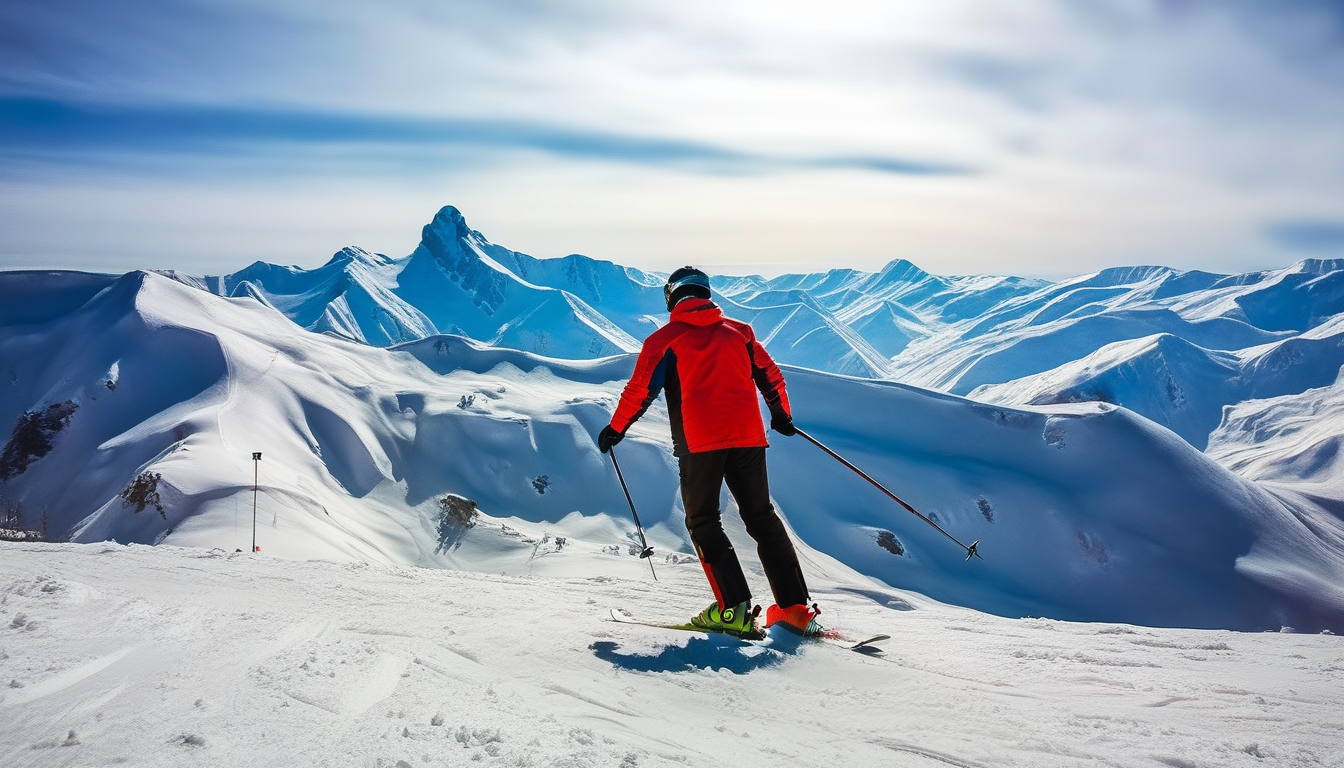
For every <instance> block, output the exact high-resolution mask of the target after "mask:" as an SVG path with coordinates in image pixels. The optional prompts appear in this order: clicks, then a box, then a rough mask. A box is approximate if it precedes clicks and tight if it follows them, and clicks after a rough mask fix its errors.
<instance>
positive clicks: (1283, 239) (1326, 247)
mask: <svg viewBox="0 0 1344 768" xmlns="http://www.w3.org/2000/svg"><path fill="white" fill-rule="evenodd" d="M1268 234H1269V237H1270V238H1271V239H1272V240H1274V241H1275V242H1277V243H1279V244H1281V245H1283V246H1285V247H1287V248H1290V249H1292V250H1294V251H1300V252H1302V253H1312V254H1336V255H1341V256H1344V220H1334V221H1281V222H1278V223H1276V224H1271V225H1270V226H1269V227H1268Z"/></svg>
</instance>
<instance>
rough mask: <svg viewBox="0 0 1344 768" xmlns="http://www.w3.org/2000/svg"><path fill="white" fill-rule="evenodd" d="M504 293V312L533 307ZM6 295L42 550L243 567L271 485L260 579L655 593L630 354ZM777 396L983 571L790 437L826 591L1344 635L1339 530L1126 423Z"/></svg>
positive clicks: (139, 279) (219, 308)
mask: <svg viewBox="0 0 1344 768" xmlns="http://www.w3.org/2000/svg"><path fill="white" fill-rule="evenodd" d="M426 253H427V251H426ZM422 255H423V254H422V252H421V251H417V252H416V254H415V256H413V257H412V259H415V258H419V257H420V256H422ZM422 263H426V262H422ZM435 263H436V264H437V263H438V262H437V261H436V262H435ZM347 267H348V265H347ZM336 271H337V270H333V272H336ZM340 271H341V272H347V271H348V270H347V268H346V267H343V268H342V270H340ZM261 272H262V271H261V270H258V273H257V276H258V277H259V278H261V279H271V280H272V282H275V280H276V278H268V277H267V275H265V274H261ZM490 279H492V280H493V279H494V278H490ZM445 280H446V278H445ZM462 280H463V281H464V282H471V280H469V279H468V278H466V277H463V278H462ZM472 280H474V278H473V279H472ZM447 282H451V281H447ZM248 283H249V284H251V285H254V286H255V285H257V284H259V283H253V282H250V281H248ZM334 283H339V281H334ZM242 284H243V281H240V282H238V283H235V284H234V285H235V287H236V286H237V285H242ZM472 284H478V282H477V283H472ZM400 285H401V284H400V283H399V284H398V285H397V286H396V287H391V286H390V284H385V285H384V287H385V288H388V290H390V291H393V292H394V293H395V291H396V290H400V289H401V287H400ZM454 285H456V283H454ZM501 285H504V286H506V287H507V290H505V289H501V293H500V295H501V296H502V297H503V298H501V299H500V301H499V303H498V304H492V305H490V306H492V307H504V306H507V305H508V302H510V301H512V299H511V298H509V295H508V294H509V292H510V291H514V290H517V291H518V292H519V295H540V293H538V292H541V291H542V289H540V288H536V287H529V286H530V284H524V283H521V282H506V283H501ZM516 286H523V287H522V288H516ZM547 290H549V291H550V292H551V293H552V294H559V293H560V291H559V290H557V289H547ZM529 292H530V293H529ZM273 295H274V294H272V296H273ZM366 295H372V294H371V293H366ZM464 295H465V294H464ZM0 297H3V298H4V299H5V301H4V302H3V305H4V306H5V307H6V310H5V314H4V315H3V320H4V325H3V326H0V386H4V388H5V389H4V393H5V394H4V397H3V399H0V424H12V425H15V426H14V428H13V431H12V432H11V434H10V438H9V441H8V442H7V443H6V445H5V448H4V454H3V457H2V458H0V474H2V475H3V477H0V479H3V480H4V481H5V484H4V485H3V486H0V493H2V494H3V495H4V498H5V501H6V503H8V504H11V505H13V504H22V507H23V510H25V512H26V514H27V516H28V521H29V526H30V527H32V525H33V523H34V519H35V518H36V517H37V516H38V514H39V513H42V512H45V519H46V521H47V522H46V527H47V528H48V530H49V532H50V537H51V538H57V539H62V540H67V539H68V540H71V541H76V542H93V541H102V540H106V539H115V540H116V541H120V542H123V543H128V542H134V543H147V544H148V543H163V544H176V545H181V546H193V547H203V548H207V549H209V548H222V549H225V550H229V551H232V550H234V549H240V548H247V547H250V534H251V516H250V512H251V502H252V497H253V493H252V480H253V472H254V470H256V471H258V472H259V475H260V480H261V483H260V490H259V493H258V497H257V499H258V504H257V506H258V519H259V521H260V522H261V525H262V528H261V533H260V537H261V538H260V541H259V543H260V544H261V546H262V549H263V552H265V553H267V554H271V555H277V556H280V557H285V558H322V559H332V560H353V561H366V562H379V563H388V564H406V565H428V566H448V567H455V568H464V569H469V570H478V571H482V572H489V573H499V572H501V571H502V572H507V573H514V574H526V573H529V572H532V571H533V569H537V568H544V566H543V563H542V561H543V559H545V560H546V562H550V563H555V562H560V561H563V560H564V559H565V558H567V557H569V556H570V555H571V554H573V555H574V556H575V557H582V558H585V559H586V560H587V561H589V562H595V563H600V564H601V565H600V568H599V570H603V571H605V570H608V569H610V570H611V571H612V572H613V573H619V574H624V575H625V576H627V577H630V578H637V577H638V574H639V573H640V572H641V569H645V568H646V564H645V563H643V562H641V561H640V560H639V559H638V558H637V557H633V556H632V555H631V554H630V544H631V539H630V537H631V536H632V535H633V532H632V530H631V525H630V523H629V522H628V520H629V517H628V516H629V510H628V508H627V507H626V505H625V499H624V497H623V496H622V495H621V491H620V487H619V485H617V484H616V482H615V477H614V475H613V474H612V471H611V468H610V465H609V462H608V461H607V460H606V459H605V457H603V456H601V455H600V454H599V453H598V452H597V450H596V447H595V446H594V444H593V435H594V434H595V433H596V432H597V430H598V429H599V428H600V427H601V425H602V424H604V423H605V422H606V420H607V419H608V417H609V415H610V413H611V410H612V408H613V407H614V404H615V401H616V397H617V394H618V393H619V391H620V387H621V386H622V384H623V383H624V380H625V379H626V378H627V377H628V375H629V372H630V370H631V368H632V366H633V355H629V354H626V355H619V356H613V357H606V358H601V359H596V360H586V361H585V360H570V361H565V360H558V359H554V358H545V357H540V356H537V355H534V354H531V353H527V352H521V351H516V350H510V349H504V348H498V347H492V346H489V345H483V344H481V343H479V342H476V341H472V340H470V339H467V338H464V337H461V336H433V337H428V338H425V339H422V340H418V341H413V342H410V343H408V344H402V345H397V346H393V347H390V348H379V347H375V346H370V345H368V344H363V343H359V342H356V341H352V340H349V339H345V338H342V337H340V336H338V335H334V334H329V333H324V334H318V333H310V332H307V331H305V330H303V329H302V328H300V327H299V326H298V325H296V324H295V323H294V322H292V321H291V319H290V316H289V315H288V314H287V313H285V312H284V311H282V310H281V308H280V306H279V303H278V302H277V301H276V300H275V299H274V298H271V297H268V296H267V294H266V293H263V292H261V291H260V290H258V291H256V292H248V293H240V294H239V295H237V296H233V297H221V296H219V295H216V294H215V293H212V292H208V291H202V290H198V289H196V288H193V287H191V286H190V285H187V284H184V282H183V281H181V280H173V279H169V278H167V277H164V276H161V275H157V274H153V273H142V272H137V273H131V274H128V275H125V276H122V277H119V278H104V277H97V276H88V275H77V274H69V273H0ZM566 301H568V300H566ZM328 306H330V305H328ZM473 306H474V305H473ZM569 306H571V307H572V306H574V305H572V304H570V305H569ZM576 316H577V315H576ZM434 322H436V323H437V321H434ZM380 327H386V326H380ZM574 327H577V326H574ZM587 327H589V328H592V327H593V326H587ZM786 376H787V377H788V380H789V385H790V393H791V399H792V401H793V403H794V410H795V415H796V417H797V419H798V422H799V424H800V425H803V426H804V427H805V428H807V429H809V431H811V432H812V433H813V434H814V435H816V436H817V437H818V438H819V439H821V440H822V441H824V442H826V443H828V444H830V445H831V446H832V447H834V448H835V449H836V450H839V451H840V452H842V453H844V454H845V455H847V456H849V457H850V458H852V459H853V460H854V461H855V462H856V463H858V464H860V465H861V466H863V467H865V468H866V469H868V471H869V472H871V473H873V474H874V475H876V476H878V477H880V478H882V479H883V480H884V481H885V482H887V483H889V484H890V486H891V487H893V489H895V490H897V492H898V493H901V494H902V495H903V496H904V497H906V498H907V500H909V501H910V502H911V503H913V504H914V505H915V506H916V507H918V508H920V509H922V510H923V511H925V512H926V513H927V514H930V516H933V517H936V518H937V520H938V521H939V522H940V523H942V524H943V525H944V526H946V527H947V528H948V529H949V530H951V531H952V532H953V533H954V534H955V535H957V536H959V537H960V538H962V539H963V540H966V541H969V540H972V539H980V540H981V541H982V550H983V552H984V554H985V557H986V560H985V562H983V563H981V562H978V561H977V562H974V563H969V564H968V563H964V562H962V561H961V558H960V556H959V555H958V553H957V551H956V549H955V547H952V546H951V545H950V544H949V543H948V542H947V541H946V540H945V539H943V538H942V537H941V536H940V535H939V534H938V533H937V532H936V531H934V530H933V529H931V528H928V527H926V526H924V525H923V524H922V523H920V522H919V521H918V520H916V519H915V518H914V517H912V516H909V515H908V514H906V513H904V512H903V511H901V510H899V509H898V508H895V507H893V505H891V504H890V502H889V501H888V500H886V499H885V498H883V497H881V496H880V495H879V494H878V493H877V492H876V491H875V490H873V489H871V488H869V487H868V486H865V485H863V484H862V483H861V482H860V481H859V480H858V479H857V478H855V477H854V476H853V475H851V474H849V473H848V472H847V471H846V470H844V469H843V468H842V467H840V466H839V465H838V464H835V463H834V462H831V461H830V460H829V459H827V458H826V457H825V456H824V455H822V454H821V453H820V452H818V451H817V450H816V449H815V448H813V447H811V446H810V445H808V444H807V443H805V442H802V441H801V440H800V439H792V440H790V439H784V438H779V437H776V438H775V440H774V443H775V447H774V449H773V450H772V451H771V458H770V461H771V471H772V475H773V478H774V481H773V483H772V486H773V490H774V492H775V500H776V502H777V505H778V507H779V509H780V510H781V512H782V513H783V514H784V516H785V517H786V518H787V520H788V522H789V523H790V525H791V526H792V528H793V530H794V532H795V533H796V535H797V536H798V538H799V539H800V541H801V542H802V546H801V549H802V551H803V556H804V560H805V568H807V569H808V572H809V574H811V575H813V576H815V577H816V579H817V581H818V583H819V584H828V583H829V584H847V585H850V588H853V589H867V587H865V586H862V585H863V584H865V583H868V584H871V583H872V582H870V581H868V578H876V579H880V580H881V581H882V582H885V583H886V584H890V585H894V586H898V587H901V588H905V589H913V590H916V591H918V592H921V593H923V594H926V595H928V596H930V597H932V598H935V599H937V600H942V601H946V602H951V603H955V604H959V605H965V606H970V607H974V608H976V609H978V610H983V611H988V612H992V613H998V614H1002V615H1007V616H1022V615H1039V616H1051V617H1055V618H1064V619H1075V620H1086V621H1123V622H1129V623H1139V624H1148V625H1165V626H1187V627H1192V626H1193V627H1224V628H1236V629H1267V628H1272V629H1277V628H1279V627H1280V626H1283V625H1291V626H1294V627H1297V628H1298V629H1301V630H1305V631H1319V630H1321V629H1332V630H1334V631H1337V632H1344V588H1342V587H1341V586H1340V585H1341V584H1344V519H1341V517H1340V516H1338V514H1337V512H1333V511H1332V509H1335V508H1331V507H1329V506H1328V505H1324V506H1323V505H1322V504H1321V503H1318V502H1317V501H1315V500H1313V499H1311V498H1307V497H1306V496H1304V495H1302V494H1301V493H1298V492H1288V491H1282V490H1281V489H1279V488H1277V487H1275V486H1273V485H1270V484H1259V483H1256V482H1254V481H1253V480H1251V479H1247V478H1246V477H1243V476H1240V475H1238V474H1234V473H1233V472H1231V471H1229V470H1227V469H1225V468H1224V467H1223V466H1220V465H1219V464H1218V463H1216V462H1215V461H1213V460H1212V459H1211V458H1209V456H1207V455H1205V454H1203V453H1201V452H1199V451H1197V450H1195V449H1194V448H1192V447H1191V446H1190V445H1189V444H1188V443H1186V442H1185V441H1183V440H1181V439H1179V438H1178V437H1176V436H1175V435H1173V434H1172V433H1171V432H1169V431H1167V430H1166V429H1163V428H1161V427H1159V426H1157V425H1155V424H1153V423H1152V422H1150V421H1148V420H1146V419H1144V418H1141V417H1139V416H1137V415H1135V414H1134V413H1132V412H1130V411H1128V410H1126V409H1123V408H1116V407H1113V406H1111V405H1108V404H1104V403H1080V404H1061V405H1049V406H1031V407H1021V408H1013V407H1006V406H998V405H986V404H981V403H977V402H974V401H972V400H967V399H963V398H961V397H957V396H954V395H948V394H941V393H937V392H932V391H928V390H923V389H918V388H914V387H910V386H906V385H902V384H897V383H894V382H889V381H880V380H874V379H860V378H851V377H845V376H840V375H836V374H831V373H822V372H818V371H811V370H805V369H800V368H789V369H787V370H786ZM666 418H667V417H666V412H665V410H663V409H662V407H661V405H659V406H655V408H653V409H651V410H650V412H649V413H648V414H647V415H646V416H645V418H644V419H643V420H642V421H641V422H640V423H639V424H638V426H637V427H636V428H635V429H634V430H633V431H632V435H631V439H629V440H627V441H625V442H624V443H622V444H621V446H620V448H619V453H620V457H621V461H622V464H623V468H624V469H625V471H626V473H627V476H628V477H629V478H630V479H631V484H632V489H631V490H632V493H633V494H634V500H635V502H636V504H637V505H638V509H639V511H640V516H641V518H642V520H643V521H644V523H645V525H646V527H648V528H649V534H650V538H651V541H652V543H653V544H654V546H655V547H656V549H657V551H658V552H659V553H660V555H661V558H660V559H659V560H658V561H657V563H656V564H655V565H656V566H657V567H659V568H662V569H672V570H681V569H685V570H689V571H690V572H692V573H694V572H695V570H696V569H697V568H698V565H697V564H696V563H695V561H694V558H693V557H692V556H691V555H690V548H689V545H688V542H687V539H686V534H685V528H684V523H683V520H682V512H681V510H680V507H679V501H678V497H677V493H676V486H677V481H676V473H675V467H674V463H673V459H672V457H671V455H670V448H669V437H668V430H667V425H666ZM254 451H260V452H261V453H262V459H261V462H260V463H259V464H257V465H255V466H254V465H253V462H252V461H251V455H252V452H254ZM467 500H469V501H467ZM728 518H729V519H734V516H732V515H729V516H728ZM738 535H739V536H740V535H741V532H740V531H739V532H738ZM543 556H545V557H544V558H543ZM593 558H596V559H595V560H594V559H593ZM595 575H596V574H595ZM758 583H759V579H758Z"/></svg>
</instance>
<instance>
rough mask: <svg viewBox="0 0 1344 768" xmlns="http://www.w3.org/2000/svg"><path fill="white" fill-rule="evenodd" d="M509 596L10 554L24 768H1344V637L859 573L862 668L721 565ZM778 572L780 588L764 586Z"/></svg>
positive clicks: (834, 592)
mask: <svg viewBox="0 0 1344 768" xmlns="http://www.w3.org/2000/svg"><path fill="white" fill-rule="evenodd" d="M641 567H642V564H640V563H639V562H638V561H637V560H636V559H633V558H631V559H629V560H626V561H622V560H613V559H611V558H609V557H608V556H606V555H603V554H602V553H601V552H600V551H598V550H594V549H592V548H587V547H583V546H576V547H574V548H569V547H566V548H564V549H562V550H560V551H558V552H554V553H551V554H548V555H546V556H545V557H538V558H536V559H535V561H534V562H533V563H532V571H531V573H529V572H528V571H527V570H526V569H522V568H519V567H517V566H514V567H507V568H503V569H502V570H505V571H506V573H504V574H500V573H498V572H495V573H469V572H461V571H452V570H440V569H424V568H413V567H404V566H388V565H369V564H363V563H332V562H317V561H311V562H303V561H292V560H278V559H272V558H270V557H268V556H264V555H252V556H249V555H247V554H241V553H240V554H231V553H226V552H223V551H221V550H199V549H181V548H176V547H152V548H151V547H145V546H137V545H131V546H122V545H116V544H83V545H81V544H61V545H49V544H4V543H0V723H3V725H0V764H3V765H5V766H12V767H13V768H27V767H28V766H33V767H37V766H43V767H45V766H59V765H71V766H75V765H81V766H82V765H135V766H181V765H193V766H221V768H252V767H253V766H351V765H361V766H376V767H378V768H400V767H403V766H479V765H484V766H493V765H499V766H594V767H595V768H603V767H610V768H657V767H658V766H706V767H708V766H721V765H725V764H733V765H739V764H740V765H773V766H910V767H911V768H917V767H920V768H922V767H923V766H947V765H951V766H960V767H962V768H980V767H982V766H983V767H984V768H990V767H991V766H992V767H994V768H1005V767H1012V766H1033V767H1036V766H1060V767H1061V768H1065V767H1068V768H1072V767H1073V766H1078V765H1109V766H1136V767H1139V766H1154V765H1157V766H1205V765H1208V766H1213V765H1216V766H1224V767H1227V768H1236V767H1237V766H1245V767H1246V768H1249V767H1250V766H1265V765H1275V766H1304V767H1305V766H1312V767H1317V766H1324V767H1327V768H1328V767H1330V766H1335V767H1337V766H1341V765H1344V726H1341V721H1340V717H1339V713H1340V711H1341V710H1344V641H1341V639H1340V638H1339V637H1332V636H1324V635H1302V634H1284V633H1278V632H1273V633H1237V632H1228V631H1221V630H1190V629H1151V628H1144V627H1134V626H1126V625H1122V624H1072V623H1066V622H1059V621H1050V620H1044V619H1018V620H1012V619H1004V618H998V617H994V616H989V615H986V614H983V613H977V612H975V611H970V610H966V609H961V608H953V607H949V606H946V605H942V604H938V603H935V602H933V601H930V600H927V599H925V598H922V597H920V596H918V595H915V594H911V593H907V592H901V591H898V590H894V589H889V588H884V587H880V586H876V585H873V584H871V583H870V584H867V585H866V586H865V585H862V582H861V581H855V580H854V579H853V578H852V577H851V578H848V579H839V580H835V579H825V580H821V581H820V582H819V583H818V584H817V585H816V587H815V589H816V591H817V593H818V597H819V598H820V599H821V601H822V602H823V603H824V605H825V606H826V608H825V613H824V614H823V615H824V616H825V617H826V618H827V619H829V623H830V624H831V625H832V626H835V627H839V628H842V629H844V630H846V631H848V632H851V633H854V634H856V635H863V634H866V633H872V632H879V631H880V632H884V633H888V634H890V635H891V636H892V640H891V641H890V642H889V643H887V644H886V645H885V649H886V650H885V653H881V654H873V655H863V654H859V653H854V652H850V651H847V650H844V649H841V648H837V647H833V646H828V645H822V644H818V643H800V642H799V641H797V640H792V639H791V638H790V636H788V635H779V636H772V637H771V639H770V640H769V641H767V642H765V643H762V644H758V645H744V644H742V643H741V642H739V641H736V640H733V639H730V638H724V637H709V636H702V635H696V634H690V633H679V632H671V631H665V630H658V629H650V628H646V627H641V626H632V625H626V624H617V623H613V622H611V621H609V620H607V619H606V616H607V614H608V610H609V608H611V607H613V606H623V607H625V608H626V609H628V610H630V611H631V612H633V613H635V614H637V615H643V616H648V617H655V618H657V617H662V618H669V617H670V618H676V619H680V618H683V617H684V616H685V614H686V613H687V612H688V611H690V610H692V609H694V608H695V607H697V606H698V604H699V603H701V602H703V601H704V592H705V590H704V587H703V584H702V580H703V577H702V576H701V575H700V573H699V566H698V565H697V564H695V563H690V562H688V563H683V564H680V565H668V564H663V565H662V566H661V567H660V568H659V574H658V575H659V581H658V582H653V581H652V579H651V577H650V576H649V574H648V571H647V569H644V570H643V571H641ZM757 578H759V576H758V575H757Z"/></svg>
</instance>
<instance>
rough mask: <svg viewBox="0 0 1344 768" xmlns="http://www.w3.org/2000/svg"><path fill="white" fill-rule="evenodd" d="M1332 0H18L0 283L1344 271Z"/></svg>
mask: <svg viewBox="0 0 1344 768" xmlns="http://www.w3.org/2000/svg"><path fill="white" fill-rule="evenodd" d="M1341 83H1344V2H1341V1H1340V0H1278V1H1275V0H1218V1H1214V0H1014V2H1011V3H1004V2H1002V1H1001V0H903V1H902V2H900V3H891V2H857V1H854V0H835V1H833V2H830V3H826V4H818V3H814V2H795V1H794V0H769V1H761V2H757V1H756V0H743V1H742V2H734V3H730V4H726V3H711V2H701V1H700V0H682V1H681V2H677V3H665V2H659V3H652V2H641V1H636V0H566V1H563V2H560V1H556V2H550V1H548V0H492V1H490V2H446V1H445V0H383V1H382V2H377V3H374V2H356V1H355V0H227V1H224V0H171V1H170V0H121V1H120V2H117V3H107V2H104V1H99V2H95V1H94V0H6V2H5V3H3V4H0V269H16V268H74V269H87V270H96V271H105V272H123V271H127V270H131V269H138V268H173V269H179V270H183V271H187V272H193V273H198V274H201V273H206V274H218V273H223V272H230V271H234V270H237V269H240V268H242V267H243V266H245V265H247V264H249V263H251V262H253V261H256V260H265V261H271V262H276V263H282V264H297V265H299V266H305V267H313V266H317V265H320V264H322V263H323V262H325V261H326V260H327V259H328V258H329V257H330V256H331V254H332V253H334V252H335V251H337V250H339V249H340V248H342V247H345V246H348V245H358V246H361V247H364V248H367V249H369V250H372V251H377V252H381V253H386V254H388V255H391V256H403V255H406V254H408V253H410V252H411V251H412V250H413V249H414V248H415V245H416V243H417V242H418V240H419V236H420V229H421V227H422V226H423V225H424V224H425V223H427V222H428V221H429V220H430V219H431V218H432V217H433V215H434V213H435V212H436V211H437V210H438V209H439V208H440V207H441V206H444V205H455V206H457V207H458V208H459V209H461V211H462V212H463V214H464V215H465V216H466V218H467V221H468V222H469V223H470V224H471V226H473V227H474V228H476V229H477V230H479V231H481V232H482V233H483V234H485V235H486V236H487V237H488V238H489V239H490V240H492V241H493V242H496V243H499V244H501V245H504V246H507V247H509V248H513V249H515V250H519V251H523V252H525V253H529V254H532V255H534V256H539V257H553V256H564V255H567V254H570V253H583V254H586V255H588V256H592V257H595V258H599V259H606V260H610V261H614V262H617V263H621V264H627V265H631V266H637V267H641V268H645V269H651V270H659V271H670V270H671V269H674V268H675V267H677V266H680V265H682V264H694V265H697V266H701V267H703V268H706V269H708V270H710V271H714V272H720V273H761V274H767V275H773V274H778V273H780V272H785V271H802V270H809V271H810V270H815V269H822V268H829V267H835V266H846V267H857V268H861V269H877V268H879V267H880V266H881V265H883V264H885V263H886V262H888V261H891V260H893V259H897V258H905V259H909V260H910V261H913V262H914V263H916V264H918V265H919V266H921V267H922V268H924V269H926V270H928V271H931V272H935V273H940V274H966V273H994V274H1018V275H1030V276H1043V277H1062V276H1066V275H1075V274H1081V273H1085V272H1090V271H1094V270H1097V269H1101V268H1104V267H1107V266H1115V265H1121V264H1152V263H1158V264H1166V265H1169V266H1173V267H1177V268H1181V269H1196V268H1198V269H1206V270H1211V271H1216V272H1241V271H1248V270H1253V269H1264V268H1272V267H1279V266H1284V265H1286V264H1290V263H1293V262H1295V261H1298V260H1300V259H1303V258H1326V257H1341V256H1344V129H1341V126H1344V87H1341Z"/></svg>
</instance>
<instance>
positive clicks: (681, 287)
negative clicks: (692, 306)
mask: <svg viewBox="0 0 1344 768" xmlns="http://www.w3.org/2000/svg"><path fill="white" fill-rule="evenodd" d="M687 296H695V297H697V298H701V299H708V298H709V275H706V274H705V273H704V272H701V271H700V270H698V269H696V268H695V267H682V268H681V269H678V270H677V271H676V272H673V273H672V274H670V275H668V276H667V285H664V286H663V300H664V301H666V302H667V311H668V312H671V311H672V308H673V307H675V306H676V305H677V302H678V301H681V300H682V299H683V298H685V297H687Z"/></svg>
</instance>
